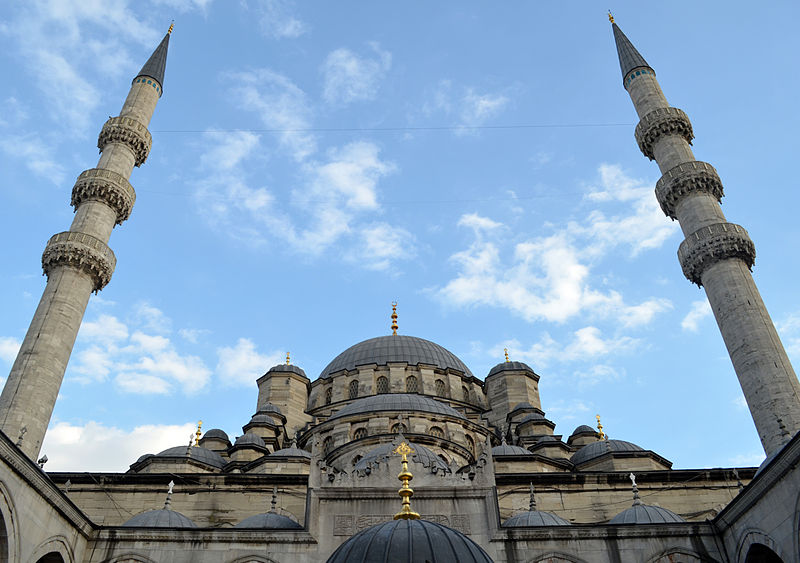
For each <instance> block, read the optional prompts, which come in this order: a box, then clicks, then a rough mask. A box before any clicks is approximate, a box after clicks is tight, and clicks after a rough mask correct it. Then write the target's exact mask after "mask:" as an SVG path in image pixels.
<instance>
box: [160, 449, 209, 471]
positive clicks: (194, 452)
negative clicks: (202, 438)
mask: <svg viewBox="0 0 800 563" xmlns="http://www.w3.org/2000/svg"><path fill="white" fill-rule="evenodd" d="M187 450H188V452H187ZM153 457H154V458H170V457H179V458H187V457H188V458H189V459H193V460H195V461H200V462H202V463H207V464H208V465H211V466H213V467H217V468H222V466H223V465H225V460H224V459H222V456H220V455H219V454H218V453H217V452H213V451H211V450H209V449H207V448H204V447H202V446H190V447H186V446H175V447H173V448H167V449H166V450H164V451H163V452H161V453H159V454H156V455H154V456H153Z"/></svg>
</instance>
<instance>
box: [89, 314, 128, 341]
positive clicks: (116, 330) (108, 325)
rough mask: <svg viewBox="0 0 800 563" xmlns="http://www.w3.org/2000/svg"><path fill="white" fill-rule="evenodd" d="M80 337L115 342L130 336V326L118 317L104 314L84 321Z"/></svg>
mask: <svg viewBox="0 0 800 563" xmlns="http://www.w3.org/2000/svg"><path fill="white" fill-rule="evenodd" d="M78 337H79V338H80V339H81V340H85V341H87V342H98V343H101V344H114V343H117V342H119V341H120V340H125V339H126V338H128V327H127V325H125V324H124V323H122V322H121V321H120V320H119V319H117V317H115V316H113V315H108V314H102V315H100V316H99V317H97V319H96V320H94V321H83V324H81V328H80V331H79V332H78Z"/></svg>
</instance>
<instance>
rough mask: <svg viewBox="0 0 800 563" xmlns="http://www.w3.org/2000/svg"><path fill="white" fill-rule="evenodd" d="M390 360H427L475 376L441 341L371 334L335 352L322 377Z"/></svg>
mask: <svg viewBox="0 0 800 563" xmlns="http://www.w3.org/2000/svg"><path fill="white" fill-rule="evenodd" d="M390 362H406V363H408V365H410V366H416V365H418V364H428V365H432V366H436V367H437V368H440V369H454V370H457V371H460V372H462V373H464V374H465V375H468V376H472V372H471V371H469V368H468V367H467V366H466V365H465V364H464V362H462V361H461V360H459V359H458V357H456V355H455V354H453V353H452V352H450V351H449V350H446V349H445V348H443V347H441V346H439V345H438V344H436V343H434V342H431V341H429V340H425V339H423V338H417V337H416V336H404V335H400V334H390V335H389V336H379V337H377V338H370V339H369V340H364V341H363V342H359V343H358V344H356V345H355V346H351V347H350V348H348V349H347V350H345V351H344V352H342V353H341V354H339V355H338V356H336V357H335V358H334V359H333V361H332V362H331V363H329V364H328V365H327V366H326V367H325V369H323V370H322V373H321V374H320V377H321V378H326V377H329V376H330V375H331V374H332V373H336V372H337V371H340V370H343V369H347V370H352V369H355V368H356V366H363V365H368V364H377V365H379V366H385V365H386V364H388V363H390Z"/></svg>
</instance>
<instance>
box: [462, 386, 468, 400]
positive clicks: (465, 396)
mask: <svg viewBox="0 0 800 563" xmlns="http://www.w3.org/2000/svg"><path fill="white" fill-rule="evenodd" d="M461 394H462V395H463V396H464V402H465V403H469V389H467V386H466V385H462V386H461Z"/></svg>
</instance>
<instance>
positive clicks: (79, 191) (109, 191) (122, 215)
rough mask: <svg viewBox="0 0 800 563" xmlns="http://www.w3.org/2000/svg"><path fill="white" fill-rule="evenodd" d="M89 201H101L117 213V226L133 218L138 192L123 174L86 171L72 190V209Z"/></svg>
mask: <svg viewBox="0 0 800 563" xmlns="http://www.w3.org/2000/svg"><path fill="white" fill-rule="evenodd" d="M87 200H99V201H102V202H103V203H105V204H107V205H108V206H109V207H111V209H113V210H114V211H116V212H117V223H116V224H117V225H120V224H121V223H122V222H123V221H125V220H126V219H127V218H128V217H130V216H131V211H132V210H133V204H134V203H135V202H136V192H135V191H134V190H133V186H131V184H130V182H128V179H127V178H125V176H123V175H122V174H118V173H116V172H114V171H112V170H105V169H103V168H91V169H89V170H84V171H83V172H81V175H80V176H78V179H77V181H76V182H75V187H73V188H72V201H71V202H70V203H71V204H72V207H74V208H75V210H76V211H77V210H78V206H79V205H80V204H81V203H82V202H84V201H87Z"/></svg>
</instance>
